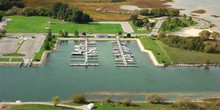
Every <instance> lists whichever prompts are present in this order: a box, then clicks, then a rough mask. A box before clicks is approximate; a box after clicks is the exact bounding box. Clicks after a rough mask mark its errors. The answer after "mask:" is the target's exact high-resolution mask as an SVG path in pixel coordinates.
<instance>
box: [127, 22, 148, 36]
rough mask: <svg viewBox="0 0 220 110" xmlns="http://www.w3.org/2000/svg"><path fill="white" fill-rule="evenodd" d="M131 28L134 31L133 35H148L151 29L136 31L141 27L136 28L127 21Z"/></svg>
mask: <svg viewBox="0 0 220 110" xmlns="http://www.w3.org/2000/svg"><path fill="white" fill-rule="evenodd" d="M129 23H130V25H131V27H132V28H133V30H134V34H149V33H151V31H152V29H149V30H143V31H138V28H141V27H137V26H135V25H134V24H133V23H132V22H131V21H129Z"/></svg>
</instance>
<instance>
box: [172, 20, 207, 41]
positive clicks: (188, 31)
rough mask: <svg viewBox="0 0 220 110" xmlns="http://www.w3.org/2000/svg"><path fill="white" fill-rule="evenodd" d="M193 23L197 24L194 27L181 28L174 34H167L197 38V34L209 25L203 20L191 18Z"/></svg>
mask: <svg viewBox="0 0 220 110" xmlns="http://www.w3.org/2000/svg"><path fill="white" fill-rule="evenodd" d="M193 20H194V21H196V22H198V24H197V25H195V26H190V27H186V28H183V29H181V30H179V31H176V32H171V33H169V34H170V35H179V36H186V37H188V36H198V33H199V32H201V31H202V30H204V29H209V26H210V24H209V23H208V22H206V21H204V20H201V19H199V18H193Z"/></svg>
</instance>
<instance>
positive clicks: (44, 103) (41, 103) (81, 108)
mask: <svg viewBox="0 0 220 110" xmlns="http://www.w3.org/2000/svg"><path fill="white" fill-rule="evenodd" d="M0 105H48V106H54V104H52V103H48V102H19V103H16V102H0ZM57 107H64V108H72V109H80V110H89V109H88V108H87V105H82V106H71V105H64V104H58V105H57Z"/></svg>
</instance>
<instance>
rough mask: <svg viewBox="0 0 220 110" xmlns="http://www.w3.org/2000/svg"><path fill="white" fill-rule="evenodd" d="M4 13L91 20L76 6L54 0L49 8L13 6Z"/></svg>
mask: <svg viewBox="0 0 220 110" xmlns="http://www.w3.org/2000/svg"><path fill="white" fill-rule="evenodd" d="M5 15H8V16H11V15H22V16H49V17H52V18H57V19H60V20H64V21H69V22H74V23H88V22H91V21H93V19H92V18H91V17H90V15H89V14H86V13H84V12H83V11H82V10H80V9H78V8H75V7H69V6H68V4H63V3H61V2H55V3H54V4H53V5H52V7H51V9H47V8H41V7H37V8H34V7H25V8H19V7H16V6H15V7H12V8H11V9H9V10H8V11H6V12H5Z"/></svg>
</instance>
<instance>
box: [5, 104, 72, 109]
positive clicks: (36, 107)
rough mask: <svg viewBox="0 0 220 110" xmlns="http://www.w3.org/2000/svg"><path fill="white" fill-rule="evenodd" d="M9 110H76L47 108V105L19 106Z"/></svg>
mask: <svg viewBox="0 0 220 110" xmlns="http://www.w3.org/2000/svg"><path fill="white" fill-rule="evenodd" d="M8 110H74V109H72V108H71V109H70V108H61V107H54V106H47V105H18V106H12V107H10V108H9V109H8Z"/></svg>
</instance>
